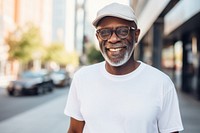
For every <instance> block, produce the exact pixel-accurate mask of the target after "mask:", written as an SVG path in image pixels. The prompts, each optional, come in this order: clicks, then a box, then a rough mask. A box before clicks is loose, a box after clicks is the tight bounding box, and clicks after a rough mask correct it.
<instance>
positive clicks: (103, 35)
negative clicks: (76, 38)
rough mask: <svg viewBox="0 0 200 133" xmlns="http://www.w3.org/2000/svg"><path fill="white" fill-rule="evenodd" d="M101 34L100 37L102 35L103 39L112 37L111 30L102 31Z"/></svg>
mask: <svg viewBox="0 0 200 133" xmlns="http://www.w3.org/2000/svg"><path fill="white" fill-rule="evenodd" d="M99 33H100V35H101V36H102V37H105V36H110V34H111V30H110V29H101V30H100V31H99Z"/></svg>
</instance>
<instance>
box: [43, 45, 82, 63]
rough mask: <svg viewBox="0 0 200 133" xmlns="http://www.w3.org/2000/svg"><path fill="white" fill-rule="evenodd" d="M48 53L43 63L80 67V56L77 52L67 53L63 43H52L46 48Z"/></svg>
mask: <svg viewBox="0 0 200 133" xmlns="http://www.w3.org/2000/svg"><path fill="white" fill-rule="evenodd" d="M46 51H47V52H46V55H45V56H44V58H43V62H50V61H53V62H56V63H57V64H59V65H64V66H65V65H67V64H72V65H74V66H77V65H78V54H77V53H75V52H73V53H67V52H66V50H65V46H64V44H62V43H52V44H51V45H49V46H47V47H46Z"/></svg>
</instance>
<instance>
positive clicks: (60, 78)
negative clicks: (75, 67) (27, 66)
mask: <svg viewBox="0 0 200 133" xmlns="http://www.w3.org/2000/svg"><path fill="white" fill-rule="evenodd" d="M51 79H52V81H53V84H54V85H55V86H57V87H64V86H69V85H70V84H71V77H70V74H69V72H68V71H66V70H59V71H53V72H51Z"/></svg>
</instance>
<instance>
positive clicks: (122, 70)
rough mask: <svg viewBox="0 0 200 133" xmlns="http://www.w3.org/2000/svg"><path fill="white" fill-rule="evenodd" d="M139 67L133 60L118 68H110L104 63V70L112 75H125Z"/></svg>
mask: <svg viewBox="0 0 200 133" xmlns="http://www.w3.org/2000/svg"><path fill="white" fill-rule="evenodd" d="M139 65H140V63H139V62H137V61H135V60H133V59H132V60H129V61H128V62H127V63H125V64H124V65H122V66H118V67H114V66H111V65H109V64H108V63H107V62H106V70H107V71H108V72H109V73H111V74H113V75H125V74H128V73H131V72H132V71H134V70H135V69H137V67H138V66H139Z"/></svg>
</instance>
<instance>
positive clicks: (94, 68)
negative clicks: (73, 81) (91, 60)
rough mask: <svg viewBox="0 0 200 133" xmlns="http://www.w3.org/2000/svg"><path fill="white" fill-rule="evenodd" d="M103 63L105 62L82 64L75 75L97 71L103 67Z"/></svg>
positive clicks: (85, 74)
mask: <svg viewBox="0 0 200 133" xmlns="http://www.w3.org/2000/svg"><path fill="white" fill-rule="evenodd" d="M103 64H104V62H100V63H96V64H92V65H87V66H82V67H81V68H80V69H79V70H77V71H76V72H75V74H74V76H81V75H84V76H87V75H90V74H93V73H97V72H98V71H99V70H100V69H101V67H102V66H103Z"/></svg>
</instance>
